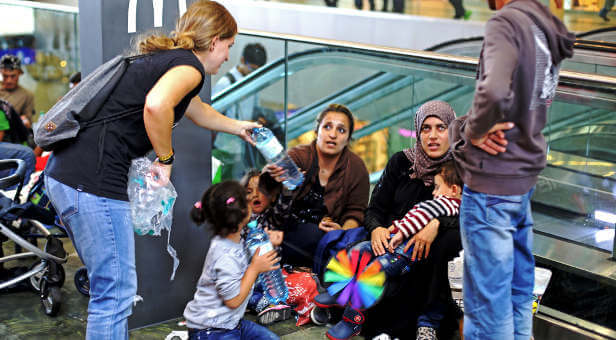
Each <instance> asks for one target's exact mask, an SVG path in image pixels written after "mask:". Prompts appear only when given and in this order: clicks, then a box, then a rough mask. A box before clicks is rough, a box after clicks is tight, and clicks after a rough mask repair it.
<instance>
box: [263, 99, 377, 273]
mask: <svg viewBox="0 0 616 340" xmlns="http://www.w3.org/2000/svg"><path fill="white" fill-rule="evenodd" d="M353 127H354V119H353V114H352V113H351V111H350V110H349V109H348V108H347V107H345V106H344V105H339V104H331V105H329V106H328V107H327V108H325V110H323V111H322V112H321V113H320V114H319V116H318V117H317V128H316V134H317V138H316V140H315V141H313V142H312V143H310V144H308V145H299V146H296V147H294V148H292V149H290V150H289V151H288V153H289V156H290V157H291V159H293V161H294V162H295V163H296V164H297V166H298V167H299V168H300V169H301V170H303V171H305V178H304V183H303V185H302V186H301V187H299V188H297V189H296V190H295V191H289V190H286V189H283V190H282V194H281V195H280V197H279V199H278V202H277V204H276V205H275V206H274V208H273V211H274V213H273V214H272V219H273V220H274V221H273V222H272V223H271V224H272V225H274V226H277V227H279V228H280V229H281V230H283V231H284V240H283V242H282V252H281V257H282V261H283V263H285V264H290V265H294V266H304V267H312V263H313V257H314V252H315V249H316V248H317V244H318V243H319V240H320V239H321V237H323V235H324V234H325V233H327V232H329V231H332V230H336V229H350V228H355V227H358V226H360V225H361V224H362V223H363V220H364V210H365V209H366V207H367V205H368V195H369V190H370V183H369V178H368V170H367V169H366V166H365V164H364V162H363V161H362V160H361V158H359V156H357V155H356V154H354V153H353V152H352V151H351V150H350V149H349V147H348V144H349V141H350V140H351V136H352V135H353ZM265 170H266V171H267V172H269V173H270V174H271V175H272V177H274V179H276V181H278V182H281V181H282V180H283V178H284V170H283V169H282V168H281V167H279V166H277V165H275V164H268V165H267V166H266V167H265Z"/></svg>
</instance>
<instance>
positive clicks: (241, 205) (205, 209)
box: [190, 181, 248, 237]
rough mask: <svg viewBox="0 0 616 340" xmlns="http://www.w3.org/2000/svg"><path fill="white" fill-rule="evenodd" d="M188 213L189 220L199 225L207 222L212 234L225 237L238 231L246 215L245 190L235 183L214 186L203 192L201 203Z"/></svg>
mask: <svg viewBox="0 0 616 340" xmlns="http://www.w3.org/2000/svg"><path fill="white" fill-rule="evenodd" d="M200 203H201V204H200V206H199V202H197V203H195V206H193V208H192V210H191V211H190V217H191V219H192V220H193V221H194V222H195V223H197V224H201V223H203V222H208V223H210V224H211V226H212V230H213V231H214V234H216V235H219V236H222V237H226V236H227V235H229V234H233V233H235V232H237V231H238V227H239V224H240V223H241V222H242V221H243V220H244V219H245V218H246V215H248V202H247V201H246V190H245V189H244V187H243V186H242V185H241V184H239V183H238V182H236V181H225V182H221V183H218V184H214V185H212V186H211V187H209V188H208V189H207V191H205V193H204V194H203V197H202V198H201V202H200Z"/></svg>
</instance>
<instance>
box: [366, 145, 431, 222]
mask: <svg viewBox="0 0 616 340" xmlns="http://www.w3.org/2000/svg"><path fill="white" fill-rule="evenodd" d="M411 166H412V163H411V161H410V160H409V159H408V158H407V157H406V155H405V154H404V152H402V151H399V152H397V153H395V154H394V155H393V156H391V158H390V159H389V161H388V162H387V166H385V170H383V174H382V175H381V178H380V179H379V182H378V183H377V184H376V186H375V187H374V189H373V190H372V196H371V198H370V204H369V205H368V209H367V210H366V217H365V219H364V228H366V230H368V233H371V232H372V231H373V230H374V229H376V228H377V227H384V228H387V227H389V226H390V225H391V224H392V222H393V221H394V220H399V219H401V218H402V217H404V214H406V213H407V212H408V211H409V210H411V208H412V207H413V206H414V205H415V204H417V203H419V202H422V201H425V200H430V199H432V190H434V186H425V185H424V183H423V181H422V180H420V179H417V178H414V179H411V177H410V175H411V171H412V170H411Z"/></svg>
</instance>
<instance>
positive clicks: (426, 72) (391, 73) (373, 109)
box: [212, 33, 616, 339]
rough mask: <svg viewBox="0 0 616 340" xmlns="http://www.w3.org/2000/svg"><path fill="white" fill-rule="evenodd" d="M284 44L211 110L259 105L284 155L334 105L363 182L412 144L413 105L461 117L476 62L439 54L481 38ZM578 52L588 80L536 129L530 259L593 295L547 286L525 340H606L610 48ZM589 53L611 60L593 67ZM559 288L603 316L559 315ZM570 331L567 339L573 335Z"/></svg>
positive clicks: (573, 86) (614, 135)
mask: <svg viewBox="0 0 616 340" xmlns="http://www.w3.org/2000/svg"><path fill="white" fill-rule="evenodd" d="M255 37H261V38H267V39H272V37H271V36H268V37H263V36H261V35H260V34H256V33H252V34H248V36H247V38H246V39H247V40H248V39H253V40H254V39H255ZM287 39H288V37H287ZM285 46H287V48H286V49H285V55H284V56H283V57H281V58H280V59H277V60H274V61H272V62H270V63H269V64H267V65H265V66H264V67H262V68H260V69H258V70H256V71H255V72H253V73H251V74H250V75H249V76H247V77H246V78H244V79H242V80H241V81H238V82H237V83H235V84H233V85H232V86H231V87H229V88H228V89H226V90H224V91H223V92H221V93H219V94H218V95H217V96H215V97H214V98H213V104H212V105H213V106H214V108H216V109H217V110H219V111H220V112H224V111H225V110H226V109H228V108H229V107H231V106H232V105H234V104H235V103H237V102H238V101H241V100H245V99H246V98H249V97H251V96H257V97H258V101H259V103H260V105H262V106H265V107H267V108H268V109H270V110H272V111H276V114H277V117H278V121H277V122H274V124H275V125H276V126H278V127H280V128H281V129H282V130H283V131H285V136H286V144H287V145H288V146H293V145H296V144H298V143H306V142H309V141H310V140H311V139H312V138H314V136H313V135H312V134H313V130H314V128H315V126H314V121H315V118H316V116H317V115H318V113H319V112H320V111H321V110H323V109H324V108H325V107H326V106H327V105H328V104H330V103H334V102H335V103H340V104H344V105H346V106H348V107H349V108H350V109H351V111H352V112H353V113H354V114H355V116H356V118H357V121H356V126H357V127H358V128H357V129H356V131H355V132H354V134H353V135H354V139H355V141H354V142H353V143H352V144H351V148H352V149H353V151H354V152H356V153H357V154H358V155H360V157H361V158H362V159H363V160H364V162H365V163H366V165H367V168H368V170H369V171H370V174H371V175H370V176H371V182H372V183H374V182H376V181H377V180H378V178H379V177H380V174H381V171H382V169H383V168H384V166H385V163H386V161H387V159H389V157H390V156H391V155H392V154H393V153H395V152H397V151H399V150H401V149H403V148H406V147H409V146H410V145H412V144H413V143H414V142H415V139H414V136H415V127H414V126H413V116H414V112H415V111H416V109H417V108H418V107H419V106H420V105H422V104H423V103H425V102H427V101H429V100H434V99H438V100H444V101H447V102H448V103H450V104H451V105H452V107H453V108H454V110H455V111H456V112H457V113H458V115H462V114H465V113H466V112H467V111H468V109H469V107H470V103H471V101H472V97H473V93H474V85H475V70H476V63H477V61H476V59H473V58H469V57H465V56H452V55H443V54H440V53H443V51H447V52H451V51H452V50H451V49H446V48H453V47H455V48H457V49H458V50H459V51H463V53H462V52H460V54H466V53H468V55H471V52H473V48H476V50H474V51H478V49H479V48H480V46H481V41H480V40H476V39H475V40H473V39H470V40H465V41H458V42H456V43H455V44H453V43H452V44H450V45H447V46H442V47H440V48H439V50H438V51H439V54H434V53H429V52H422V51H406V50H399V49H388V48H380V47H372V46H366V45H359V44H340V43H332V42H328V41H316V39H310V40H306V41H302V40H301V39H300V38H297V37H293V38H292V39H290V42H286V43H285ZM464 51H466V52H464ZM586 52H588V53H595V54H594V56H595V57H596V58H595V59H592V60H589V59H588V58H586V60H585V65H593V70H594V71H596V72H590V73H588V74H581V73H576V72H569V71H563V72H561V79H560V84H559V88H558V91H557V96H556V98H555V101H554V103H553V105H552V106H551V108H550V110H549V113H548V123H547V125H546V127H545V129H544V131H543V132H544V135H545V137H546V141H547V143H548V166H547V168H546V169H545V170H544V171H543V172H542V173H541V176H540V179H539V182H538V184H537V187H536V191H535V195H534V196H533V217H534V220H535V247H534V253H535V256H536V259H537V261H538V263H539V264H541V265H543V266H546V267H549V268H550V269H552V270H553V272H554V273H555V277H563V278H562V279H558V282H559V283H561V284H563V282H569V283H570V284H569V286H573V287H574V288H575V287H577V288H579V287H588V285H592V284H595V285H599V286H600V287H599V286H597V287H599V288H597V287H595V288H596V289H594V290H593V289H587V290H588V291H590V292H594V293H593V294H594V295H593V296H590V297H586V296H585V295H583V293H582V292H579V291H576V290H575V289H570V290H567V287H560V288H558V289H556V288H554V289H550V288H549V289H548V292H546V301H545V303H546V306H545V309H540V312H539V313H538V314H537V315H536V323H537V325H538V326H537V327H539V329H540V330H541V332H544V333H541V332H538V333H536V335H537V334H543V336H544V337H543V338H546V337H547V338H550V337H554V336H557V335H558V336H560V335H563V334H565V333H566V332H565V331H564V330H567V332H570V333H571V332H572V333H571V334H577V335H579V334H585V336H589V335H588V334H591V335H592V336H591V337H595V338H598V339H599V338H616V325H615V324H614V323H613V320H616V318H613V317H611V315H612V314H610V313H611V312H610V310H609V308H611V307H614V311H616V300H615V299H616V294H612V292H613V289H614V287H616V264H615V263H614V262H612V261H610V260H609V258H610V257H611V256H612V255H611V254H612V251H613V247H614V236H613V230H614V224H613V222H612V224H609V223H606V222H603V221H600V220H598V219H597V218H595V216H596V215H597V212H600V211H606V212H611V213H615V212H616V211H615V210H616V204H614V202H615V201H616V200H615V198H616V149H615V148H614V147H613V145H614V144H615V143H616V78H614V77H611V76H610V74H611V73H610V72H605V71H606V70H609V71H611V69H612V67H613V66H611V65H605V62H603V61H604V60H606V59H610V58H611V59H614V58H613V54H614V53H616V50H614V46H612V45H611V44H607V43H594V42H588V41H582V40H580V41H578V44H577V45H576V53H577V54H578V55H582V54H583V53H586ZM597 53H606V54H608V55H612V56H611V57H608V58H604V59H602V58H600V57H597V56H598V54H597ZM571 65H574V64H571ZM600 67H605V68H604V69H601V68H600ZM591 73H594V74H591ZM253 166H254V165H253ZM610 232H611V233H612V234H611V237H610V236H609V235H610ZM598 235H603V236H600V237H599V236H598ZM605 235H607V236H605ZM584 280H586V281H588V282H590V283H588V282H585V283H584V282H583V281H584ZM569 288H570V287H569ZM565 291H566V292H570V293H571V292H575V293H574V294H576V295H577V296H579V297H582V296H584V299H585V300H584V301H586V302H588V303H587V304H589V303H591V302H593V301H594V302H596V301H600V302H601V304H600V305H601V308H603V309H601V308H599V309H596V308H595V309H592V308H591V307H589V306H587V305H584V304H578V305H576V306H578V307H576V308H577V309H579V310H578V311H571V310H567V308H566V303H567V302H568V301H567V300H566V298H565V294H564V293H563V292H565ZM553 292H554V293H553ZM563 302H565V304H563ZM580 306H581V307H580ZM587 307H588V310H589V311H587V310H586V309H584V308H587ZM606 310H607V312H605V311H606ZM542 311H546V312H545V313H544V312H542ZM606 313H607V314H606ZM606 315H607V316H606ZM608 316H609V317H608ZM571 330H573V331H571ZM559 332H561V333H559ZM563 332H565V333H563ZM555 334H557V335H555ZM567 334H569V333H567ZM571 334H569V335H567V337H569V336H571V337H572V338H575V337H574V336H573V335H571ZM535 338H536V339H540V338H542V337H537V336H536V337H535Z"/></svg>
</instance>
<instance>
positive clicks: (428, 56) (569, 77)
mask: <svg viewBox="0 0 616 340" xmlns="http://www.w3.org/2000/svg"><path fill="white" fill-rule="evenodd" d="M240 33H241V34H243V35H250V36H255V37H260V38H268V39H277V40H286V41H290V42H300V43H308V44H317V45H324V46H328V47H333V48H336V49H338V50H340V51H342V50H343V49H344V50H345V52H355V53H360V54H372V55H381V54H382V53H387V54H390V55H393V56H398V57H412V58H416V59H417V60H418V61H420V60H423V61H424V62H426V63H435V64H438V63H441V62H442V63H448V64H458V65H457V66H458V67H460V68H468V67H472V68H474V69H476V67H477V64H478V59H477V58H471V57H462V56H454V55H448V54H440V53H436V52H430V51H420V50H410V49H403V48H396V47H386V46H377V45H370V44H363V43H355V42H348V41H340V40H331V39H322V38H311V37H304V36H299V35H294V34H284V33H271V32H264V31H256V30H246V29H242V30H240ZM253 73H254V72H253ZM251 75H252V74H251ZM560 81H561V82H562V83H564V84H567V85H572V84H573V83H576V82H582V83H583V84H581V85H580V86H581V87H582V88H585V89H593V90H596V91H598V92H608V93H613V91H614V87H616V77H612V76H604V75H597V74H589V73H581V72H573V71H568V70H561V71H560ZM606 85H607V86H606Z"/></svg>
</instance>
